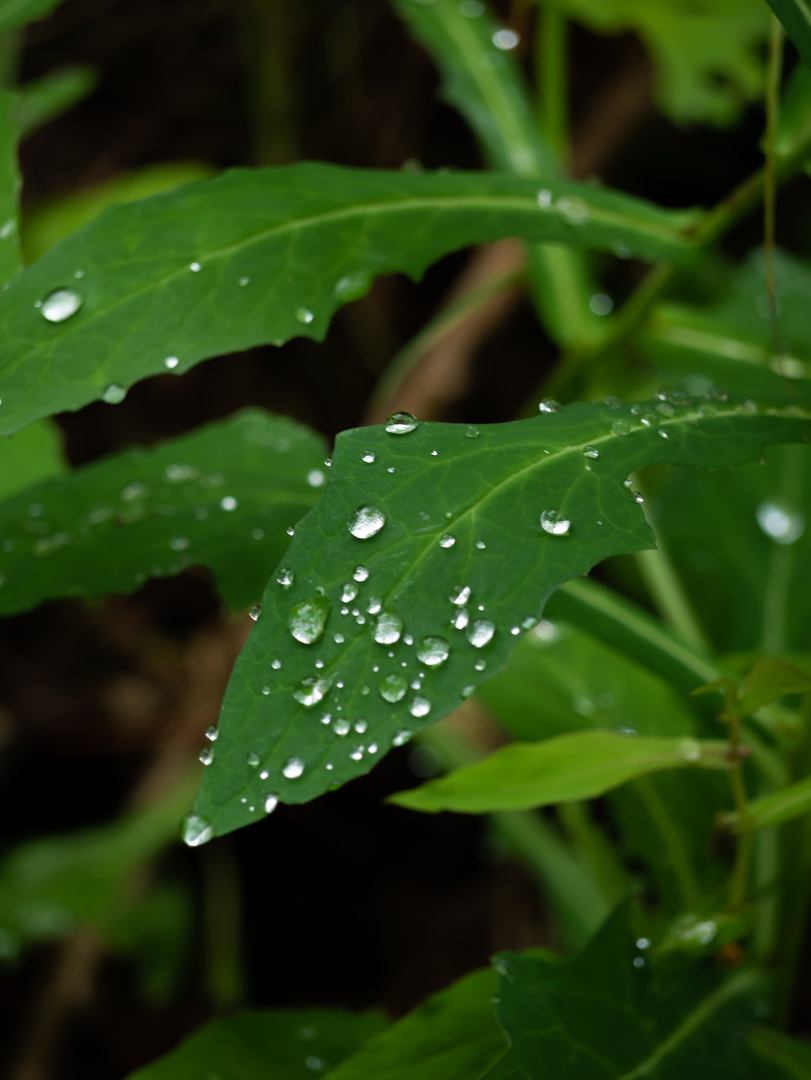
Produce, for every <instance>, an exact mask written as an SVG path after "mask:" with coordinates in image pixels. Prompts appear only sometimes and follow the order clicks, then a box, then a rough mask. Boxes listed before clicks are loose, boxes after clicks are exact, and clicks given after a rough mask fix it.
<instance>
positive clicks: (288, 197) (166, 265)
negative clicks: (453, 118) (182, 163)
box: [0, 165, 696, 433]
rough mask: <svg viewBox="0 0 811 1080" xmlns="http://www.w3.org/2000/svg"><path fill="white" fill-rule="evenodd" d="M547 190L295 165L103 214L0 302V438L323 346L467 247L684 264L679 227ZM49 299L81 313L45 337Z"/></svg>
mask: <svg viewBox="0 0 811 1080" xmlns="http://www.w3.org/2000/svg"><path fill="white" fill-rule="evenodd" d="M549 190H550V192H551V194H550V199H551V202H550V204H549V206H548V207H544V208H542V207H539V205H538V201H537V195H538V189H537V184H536V183H535V182H533V181H531V180H523V179H520V178H517V177H509V176H499V175H491V174H485V173H479V174H426V175H423V176H410V175H407V174H404V173H396V172H395V173H384V172H373V171H370V170H352V169H342V168H338V167H335V166H328V165H292V166H288V167H284V168H278V169H264V170H263V169H256V170H234V171H232V172H230V173H226V174H225V175H224V176H221V177H218V178H217V179H215V180H209V181H202V182H200V183H197V184H191V185H189V186H187V187H184V188H181V189H179V190H177V191H173V192H170V193H168V194H164V195H158V196H155V197H153V198H151V199H147V200H144V201H142V202H139V203H133V204H130V205H126V206H117V207H111V208H109V209H108V210H106V211H105V212H104V213H103V214H102V215H101V216H100V217H99V218H97V219H96V220H95V221H94V222H92V223H91V224H90V225H88V226H87V227H86V228H84V229H82V230H81V231H80V232H79V233H77V234H75V235H74V236H72V237H70V238H68V239H67V240H66V241H65V242H64V243H62V244H59V245H58V246H57V247H56V248H53V249H52V250H51V251H49V252H47V253H46V255H44V256H43V257H42V258H41V259H39V260H38V261H37V262H36V263H35V264H34V265H33V266H31V267H29V268H28V269H27V270H26V271H25V272H24V273H23V274H21V275H19V277H18V278H17V279H15V281H13V282H12V284H11V285H10V287H9V289H8V290H7V292H6V293H4V294H3V296H2V298H0V398H2V406H1V407H0V433H3V432H12V431H15V430H17V429H18V428H20V427H22V426H24V425H25V424H27V423H30V422H31V421H32V420H35V419H37V418H38V417H40V416H44V415H49V414H51V413H54V412H58V411H60V410H64V409H76V408H78V407H79V406H81V405H84V404H85V403H87V402H88V401H92V400H93V399H95V398H99V397H103V396H105V394H106V396H107V398H108V399H109V398H110V396H111V394H112V395H114V396H118V395H119V394H120V390H119V389H117V388H123V389H126V388H127V387H129V386H130V385H131V384H132V383H133V382H135V381H136V380H138V379H141V378H144V377H145V376H147V375H151V374H154V373H156V372H159V371H163V372H165V371H166V360H167V358H169V357H171V358H177V360H178V363H177V365H176V366H175V367H173V369H172V370H175V371H176V372H181V371H185V370H186V369H187V368H189V367H191V366H192V365H193V364H195V363H197V362H198V361H199V360H202V359H205V358H206V357H210V356H216V355H219V354H221V353H225V352H231V351H234V350H237V349H247V348H249V347H251V346H253V345H259V344H265V343H267V342H273V343H276V344H281V343H282V342H284V341H287V340H288V339H289V338H291V337H295V336H296V335H299V334H303V335H306V336H308V337H311V338H314V339H316V340H321V339H322V338H323V337H324V335H325V333H326V330H327V327H328V324H329V320H330V318H331V316H332V314H333V312H334V311H335V310H336V309H337V308H338V307H339V306H340V305H341V304H342V303H346V302H347V301H349V300H350V299H355V298H357V297H358V296H361V295H363V293H364V292H366V290H367V289H368V287H369V284H370V282H371V280H372V279H373V278H374V277H375V276H377V275H379V274H385V273H392V272H394V271H398V270H400V271H404V272H406V273H408V274H410V275H411V276H412V277H416V276H418V275H419V274H420V273H422V271H423V270H424V269H425V267H426V266H428V265H430V264H431V263H432V262H435V261H436V260H437V259H438V258H440V257H441V256H442V255H445V254H447V253H448V252H451V251H455V250H457V249H458V248H460V247H464V246H465V245H468V244H472V243H481V242H484V241H488V240H495V239H499V238H502V237H505V236H523V237H525V238H526V239H529V240H549V241H552V242H555V243H574V244H582V245H584V246H593V247H599V248H607V249H611V248H612V246H614V245H616V244H617V243H621V244H624V245H625V246H626V247H628V249H629V250H630V251H632V252H633V253H635V254H637V255H640V256H642V257H647V258H652V259H665V260H680V259H682V260H683V259H685V258H687V259H689V258H690V257H691V256H692V255H694V254H695V252H696V248H695V245H694V242H693V241H691V240H690V239H689V238H688V237H687V236H685V235H684V234H683V233H682V232H681V227H682V226H684V225H685V224H687V223H688V222H689V221H692V220H695V218H694V216H692V217H691V216H690V215H685V214H677V213H673V212H669V211H663V210H660V209H658V208H656V207H653V206H651V205H649V204H646V203H644V202H641V201H640V200H637V199H633V198H630V197H627V196H623V195H619V194H616V193H613V192H608V191H603V190H600V189H598V188H595V187H592V186H589V185H578V184H571V183H564V182H563V181H556V182H554V183H550V185H549ZM61 290H65V291H67V292H69V293H70V294H71V296H72V304H71V307H73V306H75V305H76V304H77V303H78V304H80V305H81V306H80V307H79V308H78V310H76V311H75V312H74V314H72V315H71V316H69V317H67V318H62V319H61V320H60V321H56V322H52V321H49V320H48V319H46V318H45V317H44V315H43V312H48V311H51V312H53V308H52V304H53V300H52V301H51V305H49V304H47V303H45V301H46V300H47V298H48V297H51V296H52V294H53V293H54V292H55V291H61ZM61 295H62V296H64V293H61ZM38 304H39V305H42V306H41V307H39V308H38V307H37V305H38ZM62 310H64V309H62ZM111 388H113V389H112V390H111Z"/></svg>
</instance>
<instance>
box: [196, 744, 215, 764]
mask: <svg viewBox="0 0 811 1080" xmlns="http://www.w3.org/2000/svg"><path fill="white" fill-rule="evenodd" d="M197 756H198V757H199V758H200V760H201V761H202V763H203V764H204V765H210V764H211V763H212V761H213V760H214V748H213V747H212V746H204V747H203V749H202V750H201V751H200V753H199V754H198V755H197Z"/></svg>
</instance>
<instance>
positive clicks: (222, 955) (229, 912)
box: [201, 839, 244, 1011]
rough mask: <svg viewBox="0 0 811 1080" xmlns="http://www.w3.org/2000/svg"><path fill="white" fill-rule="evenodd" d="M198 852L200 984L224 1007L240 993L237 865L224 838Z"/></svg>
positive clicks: (215, 1003)
mask: <svg viewBox="0 0 811 1080" xmlns="http://www.w3.org/2000/svg"><path fill="white" fill-rule="evenodd" d="M201 855H202V858H201V866H202V870H203V886H204V900H203V926H204V933H205V942H206V968H205V976H204V984H205V989H206V995H207V997H208V999H209V1001H210V1002H211V1004H212V1005H213V1006H214V1008H215V1009H217V1010H218V1011H225V1010H227V1009H231V1008H233V1007H234V1006H235V1005H238V1004H239V1002H240V1001H241V1000H242V998H243V997H244V988H243V975H242V964H241V961H240V910H241V896H240V891H241V890H240V885H239V867H238V865H237V861H236V858H235V856H234V853H233V848H232V846H231V844H230V842H229V841H228V840H222V839H221V840H219V841H218V842H217V843H216V844H212V845H211V846H209V847H207V848H205V849H204V850H203V851H202V853H201Z"/></svg>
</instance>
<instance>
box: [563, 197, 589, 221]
mask: <svg viewBox="0 0 811 1080" xmlns="http://www.w3.org/2000/svg"><path fill="white" fill-rule="evenodd" d="M555 207H556V209H557V211H558V213H559V214H560V216H561V217H562V218H563V219H564V220H565V221H567V222H568V223H569V225H585V224H586V222H587V221H588V220H589V218H590V217H591V214H590V213H589V208H588V206H586V204H585V203H584V202H583V200H582V199H580V198H578V196H577V195H562V196H561V197H560V198H559V199H558V200H557V202H556V203H555Z"/></svg>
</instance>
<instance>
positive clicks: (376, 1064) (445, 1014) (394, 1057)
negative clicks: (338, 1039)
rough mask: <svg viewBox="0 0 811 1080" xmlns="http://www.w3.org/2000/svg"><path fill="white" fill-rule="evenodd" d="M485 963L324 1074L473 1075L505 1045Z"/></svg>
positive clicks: (461, 1079) (392, 1077) (387, 1079)
mask: <svg viewBox="0 0 811 1080" xmlns="http://www.w3.org/2000/svg"><path fill="white" fill-rule="evenodd" d="M497 982H498V980H497V979H496V977H495V972H493V971H492V970H491V969H486V970H484V971H474V972H473V973H472V974H471V975H466V976H465V977H464V978H463V979H460V980H459V981H458V982H456V983H454V984H453V986H451V987H449V988H448V989H447V990H443V991H441V992H440V993H438V994H434V995H433V996H432V997H430V998H429V999H428V1000H427V1001H426V1002H425V1003H424V1004H423V1005H420V1006H418V1007H417V1008H416V1009H414V1010H413V1012H410V1013H409V1014H408V1016H405V1017H403V1019H402V1020H399V1021H398V1022H397V1023H396V1024H392V1026H391V1027H390V1028H387V1029H386V1030H385V1031H383V1032H381V1033H380V1034H379V1035H375V1036H374V1037H373V1038H372V1039H370V1040H369V1042H368V1043H366V1045H365V1046H363V1047H362V1048H361V1049H360V1050H359V1051H358V1052H357V1053H356V1054H354V1055H353V1056H352V1057H350V1058H347V1059H346V1060H345V1061H344V1062H343V1063H342V1064H341V1065H339V1066H338V1067H337V1068H336V1069H333V1070H332V1071H331V1072H330V1073H329V1080H369V1078H370V1077H374V1080H412V1078H413V1077H415V1076H419V1077H420V1078H421V1080H478V1077H480V1076H482V1075H483V1073H484V1072H485V1071H486V1070H487V1069H488V1067H489V1066H490V1065H492V1063H493V1062H494V1061H496V1060H497V1059H498V1058H499V1057H500V1056H501V1055H503V1054H504V1052H505V1050H506V1042H505V1039H504V1033H503V1032H502V1030H501V1028H500V1027H499V1026H498V1022H497V1021H496V1016H495V1013H494V1011H493V1005H492V998H493V995H494V994H495V992H496V988H497Z"/></svg>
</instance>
